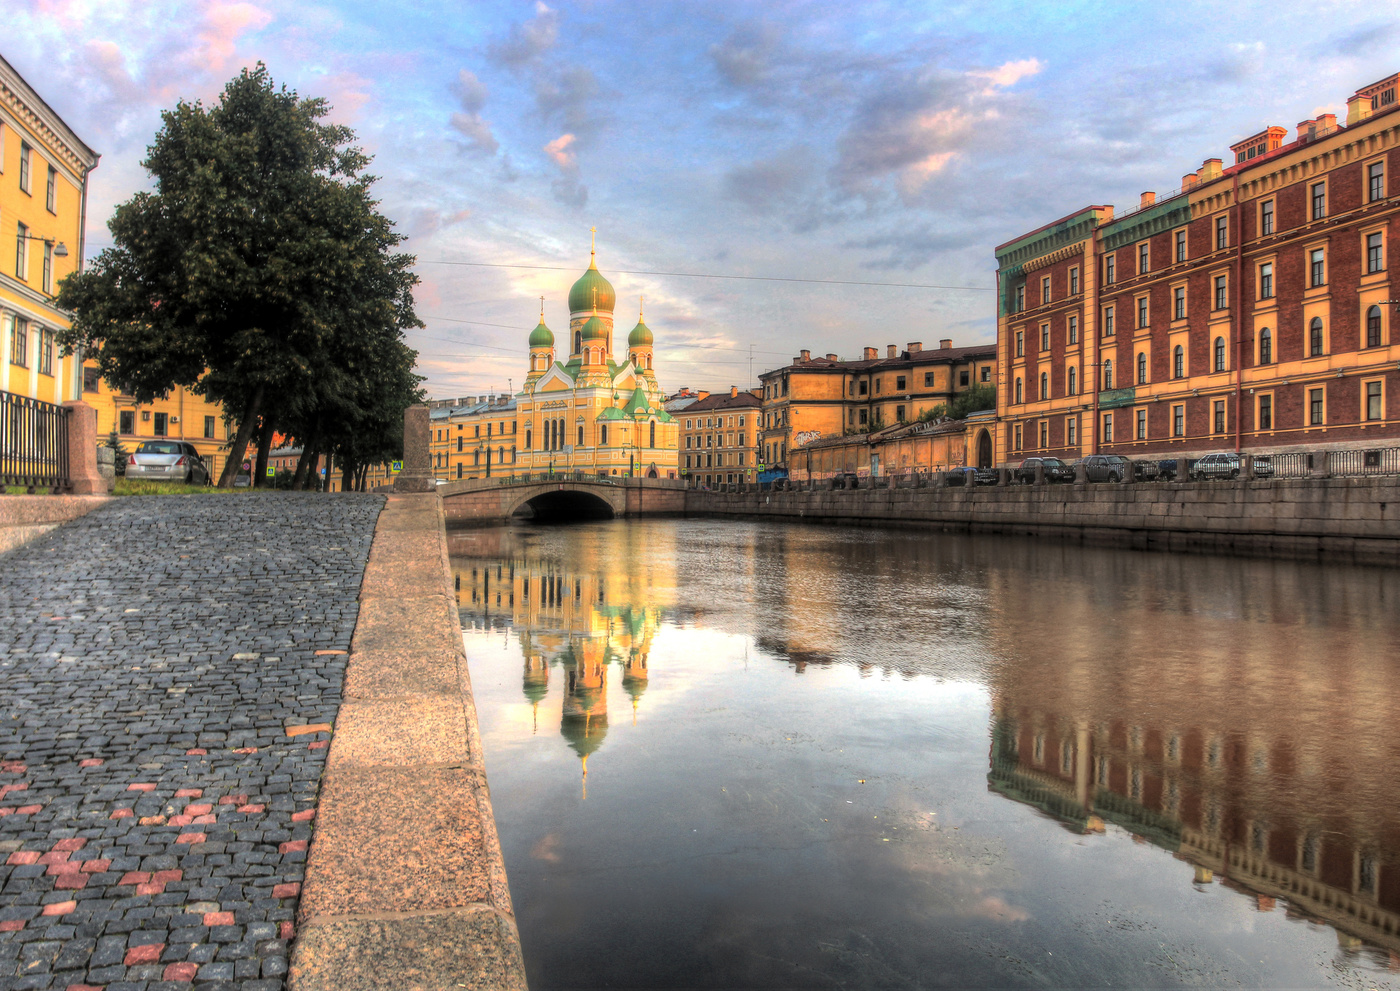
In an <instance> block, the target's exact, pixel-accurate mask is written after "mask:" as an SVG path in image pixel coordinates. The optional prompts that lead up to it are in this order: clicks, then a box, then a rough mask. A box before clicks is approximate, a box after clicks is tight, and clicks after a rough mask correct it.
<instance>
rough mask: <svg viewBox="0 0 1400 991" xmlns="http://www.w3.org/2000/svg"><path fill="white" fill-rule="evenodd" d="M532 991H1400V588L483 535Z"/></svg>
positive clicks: (764, 532)
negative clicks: (936, 990) (1075, 990)
mask: <svg viewBox="0 0 1400 991" xmlns="http://www.w3.org/2000/svg"><path fill="white" fill-rule="evenodd" d="M450 547H451V554H452V562H451V563H452V569H453V571H454V573H455V576H456V581H457V585H458V593H457V594H458V601H459V604H460V607H461V617H462V624H463V627H464V630H465V631H466V632H465V638H466V649H467V653H468V657H469V662H470V670H471V678H472V684H473V689H474V692H475V696H476V707H477V712H478V714H479V716H480V720H481V729H482V736H483V741H484V744H485V748H486V762H487V770H488V774H489V777H490V781H491V792H492V798H493V801H494V804H495V810H496V817H497V824H498V827H499V831H500V836H501V841H502V845H503V847H504V852H505V860H506V868H507V871H508V873H509V876H510V885H511V892H512V896H513V898H514V901H515V910H516V914H517V917H518V920H519V925H520V932H521V939H522V942H523V944H524V949H525V960H526V968H527V971H528V973H529V980H530V985H531V987H532V988H533V989H534V991H549V989H559V988H603V987H611V988H923V987H961V986H981V987H997V988H1003V987H1005V988H1063V987H1104V988H1107V987H1210V988H1216V987H1227V986H1228V987H1246V988H1251V987H1255V988H1276V987H1289V988H1314V987H1316V988H1333V987H1337V988H1358V989H1364V988H1397V989H1400V718H1397V716H1400V575H1397V574H1396V573H1395V572H1393V571H1386V570H1367V569H1356V568H1342V567H1335V568H1333V567H1324V566H1315V565H1304V564H1296V563H1282V562H1272V561H1250V560H1233V559H1227V558H1218V557H1195V556H1175V555H1168V554H1160V553H1158V554H1146V553H1138V552H1132V551H1118V550H1100V549H1084V548H1079V547H1072V546H1066V545H1062V544H1057V543H1053V542H1047V541H1034V540H1029V539H1025V540H1023V539H1016V538H1005V537H965V536H952V535H943V534H924V533H918V532H911V531H888V530H874V529H856V528H826V527H815V526H794V525H785V524H766V523H731V522H721V521H707V520H656V521H645V522H630V521H628V522H625V521H613V522H606V523H590V524H585V525H578V526H570V527H559V528H544V527H531V526H514V527H507V528H500V529H494V530H477V531H459V532H454V533H452V534H451V537H450Z"/></svg>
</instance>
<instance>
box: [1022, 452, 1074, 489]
mask: <svg viewBox="0 0 1400 991" xmlns="http://www.w3.org/2000/svg"><path fill="white" fill-rule="evenodd" d="M1037 465H1039V466H1041V467H1043V468H1044V469H1045V481H1047V482H1072V481H1074V469H1073V468H1071V467H1070V466H1069V465H1067V464H1065V463H1064V462H1063V461H1061V460H1060V459H1059V458H1027V459H1026V460H1024V461H1022V462H1021V463H1020V464H1019V465H1018V466H1017V467H1016V468H1015V470H1014V471H1012V473H1011V477H1012V479H1013V480H1014V481H1017V482H1020V483H1021V484H1022V485H1030V484H1031V483H1032V482H1034V481H1035V469H1036V466H1037Z"/></svg>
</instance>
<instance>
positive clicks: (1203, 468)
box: [1191, 454, 1272, 481]
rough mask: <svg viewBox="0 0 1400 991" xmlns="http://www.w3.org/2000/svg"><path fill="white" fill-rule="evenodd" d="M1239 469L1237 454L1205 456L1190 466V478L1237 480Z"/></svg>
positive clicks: (1197, 479) (1240, 466)
mask: <svg viewBox="0 0 1400 991" xmlns="http://www.w3.org/2000/svg"><path fill="white" fill-rule="evenodd" d="M1241 468H1242V465H1241V464H1240V456H1239V455H1238V454H1207V455H1206V456H1205V457H1204V458H1201V459H1199V460H1198V461H1197V462H1196V463H1195V464H1193V465H1192V466H1191V478H1192V480H1194V481H1200V480H1201V479H1203V478H1239V477H1240V471H1241ZM1271 470H1272V466H1271Z"/></svg>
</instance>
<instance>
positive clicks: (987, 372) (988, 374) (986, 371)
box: [981, 365, 992, 382]
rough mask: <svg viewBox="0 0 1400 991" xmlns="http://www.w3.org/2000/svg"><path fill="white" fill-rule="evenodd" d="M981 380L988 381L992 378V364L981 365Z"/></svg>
mask: <svg viewBox="0 0 1400 991" xmlns="http://www.w3.org/2000/svg"><path fill="white" fill-rule="evenodd" d="M981 380H982V381H983V382H990V381H991V380H992V366H991V365H983V366H982V375H981Z"/></svg>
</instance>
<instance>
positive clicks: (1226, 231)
mask: <svg viewBox="0 0 1400 991" xmlns="http://www.w3.org/2000/svg"><path fill="white" fill-rule="evenodd" d="M1229 246H1230V218H1229V217H1225V216H1220V217H1216V218H1215V250H1216V251H1220V250H1221V249H1223V248H1228V247H1229Z"/></svg>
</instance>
